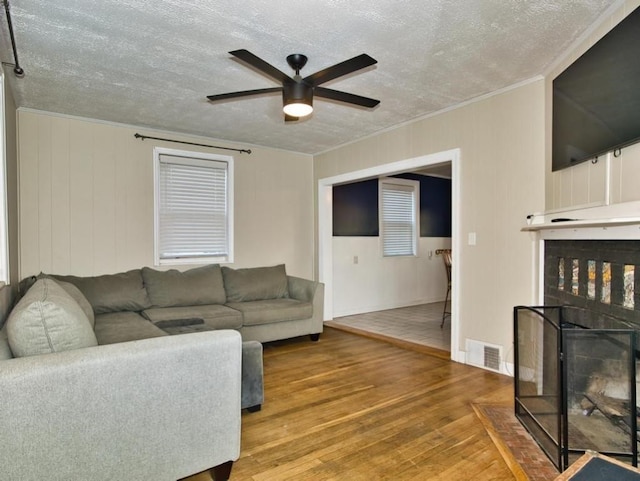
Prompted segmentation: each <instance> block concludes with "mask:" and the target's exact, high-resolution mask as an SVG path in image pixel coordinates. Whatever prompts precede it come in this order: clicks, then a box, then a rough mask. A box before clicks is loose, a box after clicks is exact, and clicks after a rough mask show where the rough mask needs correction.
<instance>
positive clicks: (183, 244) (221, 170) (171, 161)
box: [154, 147, 233, 265]
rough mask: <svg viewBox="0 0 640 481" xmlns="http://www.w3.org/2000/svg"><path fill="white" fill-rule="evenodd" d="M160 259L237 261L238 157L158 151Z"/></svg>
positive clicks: (174, 261)
mask: <svg viewBox="0 0 640 481" xmlns="http://www.w3.org/2000/svg"><path fill="white" fill-rule="evenodd" d="M154 178H155V262H156V265H161V264H194V263H195V264H203V263H207V262H233V158H232V157H229V156H223V155H209V154H202V153H197V152H184V151H179V150H172V149H163V148H159V147H157V148H155V149H154Z"/></svg>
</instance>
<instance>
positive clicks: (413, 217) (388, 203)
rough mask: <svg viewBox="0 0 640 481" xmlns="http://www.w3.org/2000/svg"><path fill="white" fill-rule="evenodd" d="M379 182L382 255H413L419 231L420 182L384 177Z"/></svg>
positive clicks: (415, 252)
mask: <svg viewBox="0 0 640 481" xmlns="http://www.w3.org/2000/svg"><path fill="white" fill-rule="evenodd" d="M378 185H379V199H380V200H379V203H380V209H379V211H380V236H381V238H382V255H383V256H385V257H392V256H415V255H416V254H417V245H418V232H420V226H419V216H418V196H419V194H420V184H419V183H418V182H417V181H415V180H406V179H395V178H384V179H380V181H379V184H378Z"/></svg>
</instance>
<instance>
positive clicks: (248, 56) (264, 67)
mask: <svg viewBox="0 0 640 481" xmlns="http://www.w3.org/2000/svg"><path fill="white" fill-rule="evenodd" d="M229 53H230V54H231V55H233V56H235V57H237V58H239V59H240V60H242V61H244V62H246V63H248V64H249V65H251V66H252V67H255V68H257V69H258V70H260V71H261V72H263V73H265V74H267V75H268V76H269V77H271V78H273V79H276V80H277V81H278V82H280V83H284V82H286V81H288V80H289V81H291V80H292V79H291V77H289V76H288V75H287V74H286V73H284V72H281V71H280V70H278V69H277V68H275V67H274V66H273V65H271V64H270V63H267V62H265V61H264V60H262V59H261V58H260V57H258V56H256V55H254V54H252V53H251V52H249V51H248V50H245V49H240V50H232V51H231V52H229Z"/></svg>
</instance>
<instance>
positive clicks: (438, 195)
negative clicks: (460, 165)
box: [394, 174, 451, 237]
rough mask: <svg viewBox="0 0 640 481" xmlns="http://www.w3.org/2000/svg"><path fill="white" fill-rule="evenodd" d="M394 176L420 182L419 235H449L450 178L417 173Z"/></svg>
mask: <svg viewBox="0 0 640 481" xmlns="http://www.w3.org/2000/svg"><path fill="white" fill-rule="evenodd" d="M394 177H400V178H402V179H410V180H417V181H418V182H420V237H451V179H443V178H440V177H429V176H425V175H418V174H398V175H396V176H394Z"/></svg>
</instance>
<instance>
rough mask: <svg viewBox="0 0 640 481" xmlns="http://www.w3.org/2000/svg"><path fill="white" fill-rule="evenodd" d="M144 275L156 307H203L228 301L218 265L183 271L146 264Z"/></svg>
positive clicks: (152, 301) (143, 270)
mask: <svg viewBox="0 0 640 481" xmlns="http://www.w3.org/2000/svg"><path fill="white" fill-rule="evenodd" d="M142 277H143V279H144V285H145V287H146V288H147V293H148V294H149V300H150V301H151V304H153V305H154V306H156V307H180V306H204V305H208V304H224V303H225V302H226V300H227V295H226V294H225V291H224V284H223V282H222V271H221V270H220V266H219V265H218V264H212V265H208V266H204V267H196V268H194V269H189V270H188V271H184V272H180V271H178V270H176V269H171V270H168V271H157V270H155V269H151V268H150V267H143V268H142Z"/></svg>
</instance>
